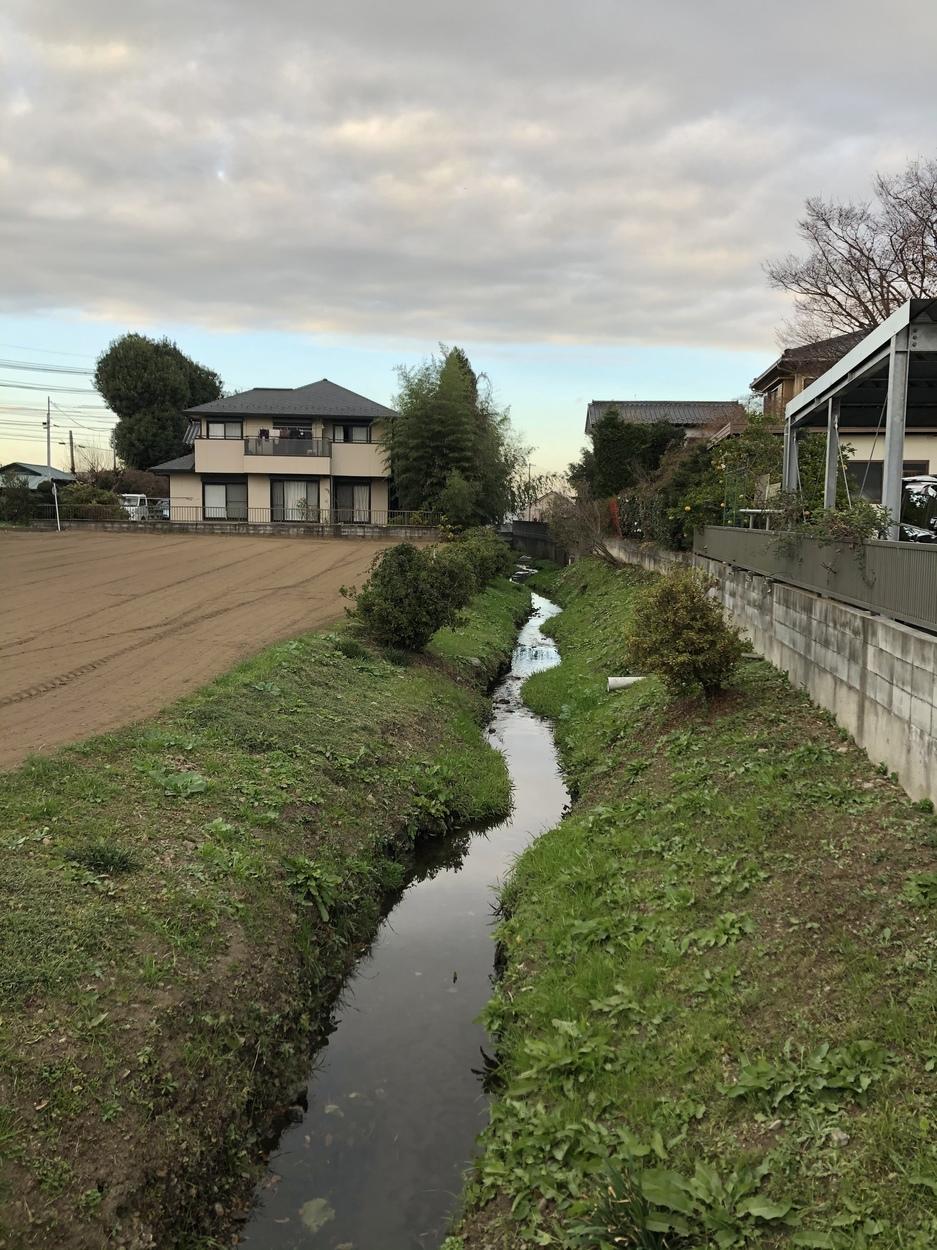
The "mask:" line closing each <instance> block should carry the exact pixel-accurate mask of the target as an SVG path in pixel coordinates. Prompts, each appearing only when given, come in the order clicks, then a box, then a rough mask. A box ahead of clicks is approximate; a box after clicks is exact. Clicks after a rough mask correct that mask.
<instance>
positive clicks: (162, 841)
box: [0, 583, 529, 1250]
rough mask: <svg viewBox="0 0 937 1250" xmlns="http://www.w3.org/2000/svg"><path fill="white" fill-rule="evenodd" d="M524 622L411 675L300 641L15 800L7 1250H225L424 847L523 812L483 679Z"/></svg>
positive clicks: (57, 768) (492, 625)
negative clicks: (124, 1247) (321, 1038)
mask: <svg viewBox="0 0 937 1250" xmlns="http://www.w3.org/2000/svg"><path fill="white" fill-rule="evenodd" d="M528 605H529V595H528V594H527V592H526V591H524V590H522V589H520V588H518V587H515V586H512V585H510V584H508V583H500V584H498V585H496V586H493V587H491V588H489V589H488V590H487V591H485V592H484V593H483V594H482V595H480V596H478V597H476V599H475V600H474V601H473V604H472V605H471V606H470V609H469V610H468V612H467V614H466V621H465V626H464V630H462V631H459V630H456V631H447V632H446V636H445V638H444V639H440V640H438V642H437V644H436V645H435V648H434V649H435V654H434V655H431V656H428V657H419V658H413V659H411V660H410V662H409V663H407V664H406V665H405V666H401V665H400V664H397V663H392V662H390V661H388V660H387V659H385V658H383V656H382V655H381V653H380V652H379V651H378V650H376V649H374V648H372V647H370V646H367V645H365V644H364V643H362V642H360V641H358V640H357V639H355V638H353V637H352V636H351V635H349V634H348V632H347V631H345V630H344V629H343V630H339V631H336V632H334V633H327V634H310V635H307V636H305V637H302V638H298V639H296V640H294V641H291V642H286V643H283V644H281V645H279V646H276V647H273V648H271V649H270V650H268V651H265V652H263V653H262V654H260V655H258V656H256V657H255V658H253V659H252V660H250V661H248V662H247V663H245V664H242V665H241V666H240V667H239V668H237V669H235V670H234V671H233V672H231V673H229V674H227V675H225V676H223V677H221V678H220V679H218V680H217V681H215V682H213V683H212V684H211V685H209V686H207V687H206V688H205V689H203V690H201V691H199V692H198V693H197V694H195V695H194V696H192V697H191V698H188V699H186V700H184V701H182V702H180V703H178V704H175V705H174V706H172V707H170V708H169V709H167V710H166V711H165V712H164V713H163V714H161V715H160V716H158V717H156V718H154V719H153V720H151V721H148V722H146V723H144V724H142V725H139V726H136V727H133V728H130V729H127V730H123V731H121V732H118V733H114V734H109V735H106V736H103V737H99V738H95V739H92V740H90V741H88V742H86V743H82V744H79V745H77V746H74V747H71V748H69V749H66V750H64V751H60V752H58V753H56V754H54V755H50V756H48V757H41V758H39V757H37V758H34V759H32V760H30V761H29V762H27V763H26V764H25V765H24V766H23V767H22V768H20V769H19V770H17V771H16V772H14V773H11V774H8V775H6V776H4V777H3V778H2V780H0V860H2V867H0V1246H9V1247H13V1246H16V1247H17V1248H18V1250H19V1247H23V1248H24V1250H26V1248H27V1247H53V1246H54V1247H56V1250H58V1248H59V1247H62V1248H68V1250H72V1248H74V1250H78V1248H79V1247H81V1248H84V1247H88V1248H92V1247H93V1248H94V1250H98V1248H99V1247H101V1246H103V1245H111V1244H125V1239H126V1238H129V1240H130V1241H133V1244H141V1245H142V1244H143V1242H144V1241H145V1240H146V1237H147V1236H148V1235H151V1236H152V1238H153V1244H156V1245H159V1246H160V1247H167V1248H169V1247H175V1246H177V1245H178V1246H181V1245H184V1244H196V1242H197V1241H198V1239H199V1238H200V1237H201V1236H203V1235H211V1234H213V1233H214V1232H215V1231H216V1229H215V1228H214V1227H213V1223H212V1221H213V1220H214V1222H215V1224H217V1220H216V1219H215V1217H214V1216H213V1207H214V1204H215V1203H216V1202H221V1203H222V1204H223V1205H224V1206H225V1207H226V1208H230V1207H231V1205H232V1204H236V1202H237V1201H238V1198H239V1195H241V1194H242V1193H243V1192H244V1191H245V1188H249V1184H246V1182H245V1177H244V1175H242V1173H244V1174H247V1176H248V1177H249V1175H250V1171H251V1167H252V1165H253V1164H254V1163H255V1161H256V1158H257V1153H258V1151H257V1145H256V1142H257V1137H256V1133H257V1132H258V1131H259V1130H261V1129H262V1128H263V1125H264V1122H265V1117H266V1115H267V1114H268V1113H269V1112H270V1111H271V1110H272V1109H273V1108H274V1107H275V1106H276V1105H277V1104H281V1105H282V1104H283V1103H284V1102H285V1101H289V1100H290V1097H291V1095H292V1093H293V1091H294V1090H295V1088H296V1086H297V1084H302V1083H303V1081H304V1074H305V1072H306V1070H307V1066H308V1061H309V1048H310V1046H311V1045H312V1044H313V1042H314V1039H315V1037H316V1036H318V1033H317V1029H318V1028H319V1026H320V1025H321V1024H323V1023H324V1022H325V1020H326V1019H327V1013H328V1007H329V1004H330V1002H331V999H332V996H333V995H334V992H335V990H336V989H337V987H338V985H339V984H340V981H341V978H342V976H343V974H344V972H345V971H346V970H347V968H348V967H349V966H350V965H351V964H352V962H353V961H354V959H355V958H356V956H357V954H358V952H359V951H360V950H361V949H362V947H363V945H364V944H366V943H367V941H368V940H369V938H370V937H371V935H372V934H373V932H374V929H375V926H376V924H377V922H378V919H379V917H380V913H381V908H382V900H383V899H384V897H385V896H386V892H387V891H388V890H393V889H396V888H399V887H400V885H401V884H402V882H403V880H404V879H405V876H406V872H407V867H408V863H409V858H410V849H411V848H412V844H413V842H414V840H415V839H416V838H418V837H420V836H424V835H428V834H434V833H438V832H441V831H443V830H445V829H448V828H451V827H453V826H458V825H461V824H464V823H467V822H476V821H488V820H492V819H496V818H498V817H500V816H501V815H503V814H504V813H505V811H506V809H507V807H508V806H509V802H510V795H509V783H508V777H507V772H506V768H505V765H504V761H503V759H502V757H501V756H500V755H499V754H498V753H497V752H495V751H493V750H492V749H491V748H490V747H489V746H488V745H487V744H486V742H485V740H484V737H483V735H482V733H481V730H480V726H481V723H482V722H483V720H484V718H485V716H486V713H487V706H488V704H487V700H486V699H485V697H484V679H485V675H486V673H487V672H488V671H489V669H493V668H496V667H497V666H498V665H499V664H500V663H502V662H503V661H504V660H505V659H506V658H507V657H508V656H509V655H510V652H511V648H512V646H513V642H514V636H515V633H516V624H517V622H518V621H519V620H520V619H522V618H523V616H524V615H525V614H526V612H527V610H528ZM477 655H481V656H483V657H485V667H484V668H483V669H482V670H480V671H476V669H475V668H474V667H472V666H471V665H468V666H467V667H466V665H465V664H464V663H463V661H465V660H467V659H468V658H469V657H472V656H477ZM467 673H469V674H471V676H472V678H473V680H472V681H469V680H466V674H467ZM453 677H456V678H457V680H453ZM127 1244H129V1241H128V1242H127ZM147 1244H149V1243H147Z"/></svg>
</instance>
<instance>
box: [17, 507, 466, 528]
mask: <svg viewBox="0 0 937 1250" xmlns="http://www.w3.org/2000/svg"><path fill="white" fill-rule="evenodd" d="M59 513H60V517H61V519H62V521H67V522H70V523H74V522H82V521H88V522H102V521H113V522H117V523H124V524H132V525H140V526H146V525H152V524H154V523H166V522H172V523H174V524H175V523H178V524H180V525H229V524H230V525H235V524H238V525H264V526H267V525H275V526H276V525H289V526H294V527H296V528H303V527H309V528H320V529H326V528H332V527H335V526H342V525H350V526H357V525H368V526H375V527H386V526H389V525H400V526H406V527H408V528H413V529H432V528H435V527H436V526H438V525H440V524H441V523H442V517H441V516H440V514H439V513H438V512H415V511H404V510H402V509H398V508H354V507H351V508H314V507H303V506H299V507H293V508H289V507H284V508H248V507H246V506H245V505H244V504H236V503H231V504H228V506H227V507H226V508H222V507H211V506H209V507H207V508H203V507H199V506H198V505H182V504H173V505H171V506H170V507H169V508H168V509H162V510H159V511H158V510H157V509H155V508H151V509H150V511H149V514H148V516H147V517H146V518H145V519H143V520H139V521H131V518H130V516H129V515H128V513H127V512H126V511H125V510H124V509H123V508H115V507H113V506H111V505H107V504H84V505H77V504H76V505H73V506H71V507H69V506H68V505H64V504H63V505H62V506H61V507H60V509H59ZM30 519H31V520H34V521H38V522H41V523H42V524H46V523H50V522H51V523H52V524H53V525H54V524H55V507H54V505H53V504H39V505H37V506H36V508H35V510H34V512H33V514H32V517H31V518H30Z"/></svg>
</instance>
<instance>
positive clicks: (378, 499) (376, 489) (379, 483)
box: [371, 477, 387, 521]
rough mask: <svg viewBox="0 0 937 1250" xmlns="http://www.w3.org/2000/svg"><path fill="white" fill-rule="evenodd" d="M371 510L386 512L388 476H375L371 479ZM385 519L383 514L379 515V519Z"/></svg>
mask: <svg viewBox="0 0 937 1250" xmlns="http://www.w3.org/2000/svg"><path fill="white" fill-rule="evenodd" d="M371 511H372V512H378V513H384V512H386V511H387V478H386V477H373V478H372V479H371ZM383 520H384V517H383V516H379V517H378V521H383Z"/></svg>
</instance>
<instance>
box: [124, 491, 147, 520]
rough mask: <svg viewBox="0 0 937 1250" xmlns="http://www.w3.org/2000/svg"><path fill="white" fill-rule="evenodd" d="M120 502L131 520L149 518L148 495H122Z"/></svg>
mask: <svg viewBox="0 0 937 1250" xmlns="http://www.w3.org/2000/svg"><path fill="white" fill-rule="evenodd" d="M120 502H121V503H122V504H123V505H124V511H125V512H126V513H127V515H128V516H129V517H130V519H131V521H148V520H149V518H150V506H149V500H148V499H147V497H146V495H121V496H120Z"/></svg>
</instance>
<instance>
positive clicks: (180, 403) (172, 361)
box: [94, 334, 222, 469]
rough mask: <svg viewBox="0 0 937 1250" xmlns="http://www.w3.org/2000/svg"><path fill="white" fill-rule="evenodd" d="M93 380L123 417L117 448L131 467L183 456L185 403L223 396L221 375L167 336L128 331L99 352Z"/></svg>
mask: <svg viewBox="0 0 937 1250" xmlns="http://www.w3.org/2000/svg"><path fill="white" fill-rule="evenodd" d="M94 385H95V387H96V388H97V390H98V392H99V393H100V395H101V396H102V398H103V399H104V401H105V403H106V404H107V406H108V407H109V408H110V409H111V411H112V412H115V413H116V414H117V416H118V417H119V418H120V420H119V421H118V422H117V425H116V427H115V429H114V435H113V440H114V449H115V450H116V452H117V454H118V456H120V458H121V460H123V462H124V463H125V464H126V465H127V466H128V467H129V468H132V469H149V468H150V467H151V466H152V465H154V464H156V463H158V462H160V461H162V460H170V459H172V458H173V457H174V456H181V455H182V454H183V453H184V452H185V450H186V448H185V443H184V442H183V436H184V434H185V428H186V424H187V418H186V416H185V414H184V412H183V409H185V408H191V407H194V406H195V405H196V404H205V403H208V402H209V401H210V400H213V399H218V398H220V396H221V393H222V392H221V378H220V377H219V376H218V374H217V373H215V372H214V370H212V369H208V368H206V367H205V366H204V365H200V364H198V363H197V362H196V361H194V360H192V359H190V357H188V356H186V354H185V353H184V352H181V351H180V350H179V348H178V347H177V346H176V345H175V343H173V342H171V341H170V340H169V339H167V338H164V339H151V338H147V337H146V335H144V334H124V335H122V336H121V337H120V338H119V339H115V340H114V341H113V343H111V345H110V347H108V349H107V351H106V352H104V354H103V355H102V356H100V357H99V358H98V362H97V366H96V368H95V371H94Z"/></svg>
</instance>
